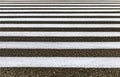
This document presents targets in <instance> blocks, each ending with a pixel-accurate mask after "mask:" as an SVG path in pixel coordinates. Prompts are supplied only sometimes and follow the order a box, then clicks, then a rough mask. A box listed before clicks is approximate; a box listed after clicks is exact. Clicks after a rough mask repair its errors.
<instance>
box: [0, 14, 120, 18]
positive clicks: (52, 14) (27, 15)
mask: <svg viewBox="0 0 120 77" xmlns="http://www.w3.org/2000/svg"><path fill="white" fill-rule="evenodd" d="M0 16H120V14H119V13H109V14H106V13H98V14H97V13H90V14H89V13H88V14H85V13H80V14H76V13H72V14H70V13H65V14H62V13H59V14H56V13H52V14H51V13H50V14H44V13H40V14H31V13H25V14H18V13H15V14H0ZM8 18H9V17H8Z"/></svg>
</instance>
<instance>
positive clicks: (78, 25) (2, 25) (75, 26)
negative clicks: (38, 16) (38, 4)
mask: <svg viewBox="0 0 120 77" xmlns="http://www.w3.org/2000/svg"><path fill="white" fill-rule="evenodd" d="M0 28H120V24H0Z"/></svg>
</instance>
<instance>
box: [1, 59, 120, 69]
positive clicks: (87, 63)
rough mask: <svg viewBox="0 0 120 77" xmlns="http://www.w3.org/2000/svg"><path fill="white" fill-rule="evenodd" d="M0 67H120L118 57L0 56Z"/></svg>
mask: <svg viewBox="0 0 120 77" xmlns="http://www.w3.org/2000/svg"><path fill="white" fill-rule="evenodd" d="M0 67H58V68H61V67H62V68H120V58H119V57H109V58H107V57H104V58H103V57H0Z"/></svg>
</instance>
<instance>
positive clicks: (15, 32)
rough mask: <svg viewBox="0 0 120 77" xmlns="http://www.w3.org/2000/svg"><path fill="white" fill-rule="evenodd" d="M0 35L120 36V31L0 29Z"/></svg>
mask: <svg viewBox="0 0 120 77" xmlns="http://www.w3.org/2000/svg"><path fill="white" fill-rule="evenodd" d="M0 36H7V37H10V36H21V37H29V36H31V37H120V32H64V31H63V32H59V31H56V32H30V31H27V32H19V31H14V32H12V31H7V32H4V31H0Z"/></svg>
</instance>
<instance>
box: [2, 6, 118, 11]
mask: <svg viewBox="0 0 120 77" xmlns="http://www.w3.org/2000/svg"><path fill="white" fill-rule="evenodd" d="M1 8H2V10H3V8H21V9H22V8H54V9H55V8H56V9H57V8H63V9H64V8H66V9H68V8H70V9H76V8H78V9H81V8H82V9H85V8H89V9H93V8H96V9H97V8H101V9H104V8H108V9H109V8H113V9H117V8H120V7H119V6H113V7H111V6H96V7H95V6H88V7H84V6H83V7H68V6H67V7H65V6H60V7H58V6H56V7H53V6H49V7H48V6H47V7H39V6H29V7H28V6H24V7H21V6H17V7H13V6H12V7H0V9H1ZM111 10H112V9H111Z"/></svg>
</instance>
